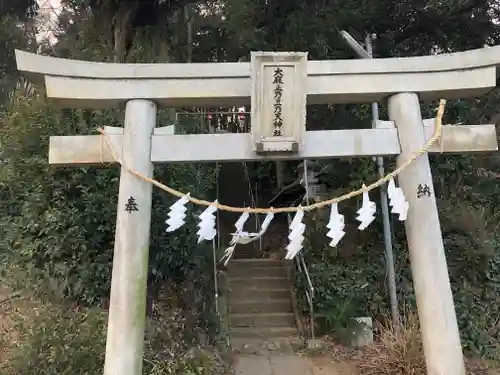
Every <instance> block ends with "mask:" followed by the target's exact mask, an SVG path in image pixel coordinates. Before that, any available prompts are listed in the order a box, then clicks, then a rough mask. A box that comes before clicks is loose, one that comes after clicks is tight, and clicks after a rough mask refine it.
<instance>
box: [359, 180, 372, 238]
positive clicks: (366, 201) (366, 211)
mask: <svg viewBox="0 0 500 375" xmlns="http://www.w3.org/2000/svg"><path fill="white" fill-rule="evenodd" d="M365 187H366V186H365V185H363V188H365ZM375 212H377V205H376V204H375V202H372V201H371V200H370V196H369V195H368V192H367V191H365V192H363V204H362V205H361V208H360V209H359V210H358V212H357V214H358V216H357V217H356V220H358V221H359V222H360V224H359V226H358V229H359V230H365V229H366V228H368V226H369V225H370V224H371V223H372V222H373V220H375Z"/></svg>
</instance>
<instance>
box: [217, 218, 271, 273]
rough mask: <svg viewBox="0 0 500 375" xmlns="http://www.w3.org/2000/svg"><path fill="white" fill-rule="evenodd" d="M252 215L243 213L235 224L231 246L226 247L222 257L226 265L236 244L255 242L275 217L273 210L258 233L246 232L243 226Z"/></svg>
mask: <svg viewBox="0 0 500 375" xmlns="http://www.w3.org/2000/svg"><path fill="white" fill-rule="evenodd" d="M249 217H250V214H249V213H248V212H245V213H243V214H242V215H241V216H240V218H239V219H238V221H236V223H235V224H234V226H235V228H236V231H235V232H234V233H231V234H232V236H233V238H232V239H231V242H230V243H229V247H228V248H227V249H226V251H225V252H224V255H223V256H222V258H221V260H220V261H221V262H224V265H227V263H228V262H229V260H230V259H231V257H232V256H233V253H234V249H235V248H236V245H238V244H240V245H246V244H247V243H250V242H253V241H255V240H257V239H259V238H260V237H261V236H262V235H263V234H264V233H265V232H266V230H267V228H268V227H269V224H271V221H272V220H273V218H274V214H273V213H272V212H270V213H268V214H267V215H266V218H265V219H264V222H263V223H262V226H261V228H260V231H259V232H258V233H255V232H245V231H244V230H243V227H244V225H245V223H246V222H247V220H248V218H249Z"/></svg>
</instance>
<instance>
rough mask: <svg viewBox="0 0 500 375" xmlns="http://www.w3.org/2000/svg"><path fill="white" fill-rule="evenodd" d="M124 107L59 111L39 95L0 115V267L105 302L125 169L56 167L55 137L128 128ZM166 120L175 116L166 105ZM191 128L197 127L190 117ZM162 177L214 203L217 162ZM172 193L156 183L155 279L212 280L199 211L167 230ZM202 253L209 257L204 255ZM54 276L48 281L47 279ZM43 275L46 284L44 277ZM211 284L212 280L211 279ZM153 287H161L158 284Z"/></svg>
mask: <svg viewBox="0 0 500 375" xmlns="http://www.w3.org/2000/svg"><path fill="white" fill-rule="evenodd" d="M122 117H123V114H122V113H120V111H117V110H116V111H114V110H106V111H88V110H58V109H56V108H54V107H52V106H51V105H50V104H48V103H47V102H46V101H44V100H43V99H42V98H41V97H38V96H37V97H28V98H25V97H15V98H14V100H13V102H12V103H11V106H10V107H9V108H8V110H7V111H6V112H5V113H2V112H0V123H1V124H2V132H1V139H0V144H1V145H2V151H3V155H2V157H3V158H4V162H3V163H2V164H0V211H2V212H5V213H6V215H3V216H2V217H1V218H0V270H1V268H3V267H5V266H17V267H18V268H19V269H23V270H25V275H22V278H23V280H24V284H25V285H26V281H29V283H30V290H35V291H42V290H43V291H44V292H45V291H46V290H47V288H48V287H50V288H51V289H52V290H51V292H52V293H55V294H58V296H59V297H61V298H66V299H67V300H72V301H74V300H78V301H79V302H81V303H83V304H85V305H87V306H95V305H99V304H105V302H106V299H107V297H108V293H109V285H110V277H111V272H110V270H111V263H112V252H113V243H114V231H115V217H116V205H117V191H118V181H119V175H118V171H119V169H118V168H117V167H116V166H114V167H113V166H106V167H103V168H90V167H84V168H78V167H72V168H60V167H59V168H54V167H51V166H50V165H49V164H48V161H47V155H48V146H49V137H50V136H53V135H75V134H79V135H87V134H96V131H95V129H96V127H98V126H102V125H103V124H106V125H111V126H113V125H120V123H122ZM158 118H159V120H158V122H159V123H169V122H168V121H169V118H168V113H167V112H161V113H159V116H158ZM184 125H186V126H187V125H189V124H184ZM155 178H157V179H158V180H161V181H162V182H164V183H166V184H168V185H169V186H172V187H174V188H176V189H179V190H182V191H189V192H191V193H192V194H193V195H196V196H199V197H202V198H207V199H210V200H212V199H213V198H214V195H213V190H214V189H213V187H214V186H215V168H213V166H211V165H208V164H204V165H193V164H191V165H168V166H159V167H157V168H156V169H155ZM173 201H174V197H172V196H170V195H169V194H167V193H165V192H163V191H160V190H159V189H155V190H154V194H153V212H152V223H151V246H150V259H149V265H150V268H149V271H150V275H149V276H150V277H149V280H150V283H151V284H152V286H155V285H154V284H156V283H159V282H161V281H163V280H164V279H166V278H167V277H169V278H174V279H175V280H176V282H178V283H182V282H183V281H184V280H191V279H196V280H200V282H202V283H205V282H206V280H205V279H204V278H200V277H199V276H200V275H204V271H205V269H206V268H207V261H210V262H211V258H209V257H208V256H207V255H204V254H209V255H210V256H211V252H207V251H206V249H205V248H204V244H202V245H200V246H197V245H196V230H193V228H194V226H195V218H194V217H193V215H192V211H191V209H192V207H193V206H191V207H189V208H190V214H189V215H188V217H189V222H188V223H187V224H186V225H185V228H183V229H182V230H179V231H178V232H176V233H175V234H174V235H169V234H167V233H166V232H165V220H166V217H167V213H168V207H169V205H171V204H172V203H173ZM202 255H203V256H202ZM48 279H50V283H49V284H50V285H47V281H48ZM41 281H43V283H44V285H41V284H40V282H41ZM207 284H208V282H207ZM152 290H154V288H153V289H152Z"/></svg>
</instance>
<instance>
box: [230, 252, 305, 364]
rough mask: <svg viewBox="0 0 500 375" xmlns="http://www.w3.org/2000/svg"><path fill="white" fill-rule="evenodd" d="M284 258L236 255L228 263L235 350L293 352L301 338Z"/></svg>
mask: <svg viewBox="0 0 500 375" xmlns="http://www.w3.org/2000/svg"><path fill="white" fill-rule="evenodd" d="M288 274H289V273H288V269H287V266H286V263H285V261H282V260H270V259H233V260H231V261H230V262H229V264H228V273H227V276H228V279H227V280H228V287H229V300H228V309H229V331H230V338H231V344H232V347H233V349H234V350H235V351H237V352H240V353H243V354H263V353H262V352H263V351H264V352H269V351H279V352H280V353H282V354H289V353H293V344H294V343H297V342H299V340H298V333H299V332H298V330H297V327H296V318H295V314H294V309H293V304H292V298H291V281H290V278H289V276H288Z"/></svg>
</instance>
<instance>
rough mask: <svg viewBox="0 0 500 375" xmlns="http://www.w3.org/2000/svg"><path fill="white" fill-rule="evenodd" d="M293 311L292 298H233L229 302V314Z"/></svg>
mask: <svg viewBox="0 0 500 375" xmlns="http://www.w3.org/2000/svg"><path fill="white" fill-rule="evenodd" d="M289 312H293V307H292V302H291V300H290V298H288V299H282V300H271V301H261V300H254V301H251V300H237V301H235V300H232V301H230V303H229V314H270V313H289Z"/></svg>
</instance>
